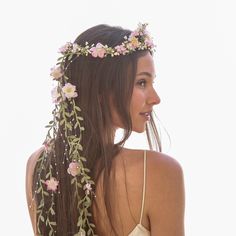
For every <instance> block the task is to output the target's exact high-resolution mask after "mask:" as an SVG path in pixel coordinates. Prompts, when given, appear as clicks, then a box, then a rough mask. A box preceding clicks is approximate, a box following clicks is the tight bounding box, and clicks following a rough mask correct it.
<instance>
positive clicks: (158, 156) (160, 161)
mask: <svg viewBox="0 0 236 236" xmlns="http://www.w3.org/2000/svg"><path fill="white" fill-rule="evenodd" d="M147 162H148V163H149V165H148V167H149V169H148V170H149V173H150V174H154V175H165V174H168V173H169V172H171V173H173V172H174V173H178V172H182V171H183V170H182V166H181V164H180V163H179V162H178V161H177V160H176V159H175V158H173V157H171V156H169V155H167V154H165V153H162V152H156V151H147ZM157 170H158V171H157Z"/></svg>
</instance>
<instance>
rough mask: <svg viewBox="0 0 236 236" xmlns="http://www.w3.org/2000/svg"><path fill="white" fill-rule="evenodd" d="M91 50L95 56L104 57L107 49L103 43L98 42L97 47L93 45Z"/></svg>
mask: <svg viewBox="0 0 236 236" xmlns="http://www.w3.org/2000/svg"><path fill="white" fill-rule="evenodd" d="M90 52H91V54H92V56H93V57H100V58H103V57H104V56H105V53H106V50H105V48H104V46H103V45H102V44H101V43H97V45H96V47H92V48H91V49H90Z"/></svg>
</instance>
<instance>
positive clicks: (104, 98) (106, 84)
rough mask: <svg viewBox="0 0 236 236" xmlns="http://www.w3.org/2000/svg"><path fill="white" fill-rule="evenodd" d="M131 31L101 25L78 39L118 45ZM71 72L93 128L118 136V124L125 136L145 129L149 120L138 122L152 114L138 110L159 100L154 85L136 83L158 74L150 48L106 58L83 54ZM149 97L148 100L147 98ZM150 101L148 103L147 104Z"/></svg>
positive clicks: (79, 43) (77, 42)
mask: <svg viewBox="0 0 236 236" xmlns="http://www.w3.org/2000/svg"><path fill="white" fill-rule="evenodd" d="M130 34H131V31H130V30H125V29H122V28H121V27H111V26H108V25H98V26H95V27H92V28H90V29H88V30H86V31H85V32H83V33H82V34H81V35H79V37H78V38H77V39H76V40H75V43H76V44H78V45H85V44H86V42H87V43H88V44H89V45H92V44H94V45H96V44H97V43H101V44H103V45H108V46H109V47H112V48H115V47H116V46H117V45H121V44H122V43H123V42H124V37H129V35H130ZM137 72H139V73H137ZM67 74H68V77H69V78H70V80H71V82H72V83H73V84H75V85H76V87H77V88H78V93H79V96H78V97H77V98H76V101H77V103H78V104H79V106H80V107H81V109H82V113H83V116H84V118H85V121H86V119H87V121H88V123H89V124H90V128H91V129H95V131H96V132H97V131H100V133H101V134H102V135H104V133H106V131H108V133H111V131H113V137H114V131H115V129H116V128H118V127H122V128H124V130H125V132H126V133H125V135H124V137H125V139H127V138H128V136H129V135H130V133H131V131H136V132H143V131H144V128H141V126H143V127H145V123H146V122H142V123H143V124H142V125H141V124H138V123H140V122H139V120H140V118H141V120H143V121H145V119H148V116H146V118H145V115H140V114H137V112H138V111H139V113H143V112H150V111H151V110H152V106H153V105H154V104H157V103H159V98H158V96H157V95H156V94H154V93H155V92H154V90H153V89H151V90H150V88H151V87H150V86H148V89H147V88H146V87H145V88H143V89H141V87H142V86H143V85H138V84H136V82H137V81H136V80H141V79H142V81H144V82H151V81H152V80H153V79H154V77H155V68H154V64H153V59H152V56H151V54H150V52H149V51H148V50H143V51H136V52H133V53H131V54H129V55H124V56H123V55H121V56H115V57H111V56H108V57H106V58H99V57H97V58H94V57H93V56H91V55H90V56H85V57H83V56H81V57H78V58H77V59H75V60H74V61H73V62H72V63H71V64H70V65H69V67H68V69H67ZM137 74H139V75H138V76H137ZM151 84H152V83H147V85H151ZM138 87H139V89H138ZM138 91H139V92H138ZM141 91H142V92H141ZM153 96H154V97H153ZM148 97H153V98H151V99H154V101H151V103H154V104H149V103H150V101H149V100H150V98H148ZM147 98H148V101H144V100H146V99H147ZM146 102H147V103H148V104H144V103H146ZM141 103H142V104H141ZM140 125H141V126H140ZM92 126H93V127H92ZM108 136H110V134H108ZM124 141H125V140H124Z"/></svg>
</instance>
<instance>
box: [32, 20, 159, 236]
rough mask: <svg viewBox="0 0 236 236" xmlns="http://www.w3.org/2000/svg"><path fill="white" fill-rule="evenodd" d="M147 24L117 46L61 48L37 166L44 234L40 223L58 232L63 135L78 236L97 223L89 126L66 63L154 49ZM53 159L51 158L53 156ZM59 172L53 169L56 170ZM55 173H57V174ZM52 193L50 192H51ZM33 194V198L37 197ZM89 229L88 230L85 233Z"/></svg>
mask: <svg viewBox="0 0 236 236" xmlns="http://www.w3.org/2000/svg"><path fill="white" fill-rule="evenodd" d="M146 26H147V24H139V25H138V28H137V29H136V30H135V31H133V32H132V33H131V34H130V35H129V36H128V37H127V36H125V37H124V42H123V43H122V44H120V45H117V46H115V47H114V48H112V47H109V46H107V45H103V44H101V43H97V44H96V45H94V44H92V45H91V46H89V44H88V42H86V43H85V46H84V47H83V46H81V45H78V44H76V43H70V42H69V43H66V44H65V45H64V46H63V47H61V48H60V49H59V52H60V53H61V54H62V56H61V57H59V58H58V62H57V64H56V66H55V67H53V68H52V69H51V73H50V75H51V76H52V77H53V80H55V81H57V83H58V84H57V86H56V87H55V88H54V89H53V90H52V98H53V102H54V103H55V108H54V110H53V112H52V114H53V119H52V120H51V121H50V122H49V124H48V125H47V126H46V128H49V130H48V133H47V136H46V139H45V142H44V146H45V151H44V152H43V153H42V155H41V156H40V158H39V159H38V165H37V166H38V168H37V170H36V171H37V176H38V179H37V182H36V189H35V191H34V193H35V195H36V194H39V195H40V197H41V201H40V202H39V203H38V205H37V230H38V233H39V234H40V233H41V232H40V227H39V225H40V224H46V225H47V226H48V227H49V228H50V233H49V234H50V235H51V236H52V235H55V227H56V222H55V221H52V220H51V218H52V216H53V215H55V209H54V208H55V203H54V194H56V193H57V194H60V179H59V177H58V169H57V166H58V164H57V161H58V159H57V158H56V153H55V143H54V141H55V139H56V137H57V135H61V138H62V141H63V143H64V145H65V150H64V153H63V155H64V159H63V161H62V164H63V165H66V168H67V173H68V174H69V175H70V176H71V185H72V186H74V188H75V195H74V198H76V199H75V200H77V201H78V204H77V210H78V212H79V217H78V222H77V227H78V232H77V233H76V234H75V235H74V236H83V235H95V234H94V227H95V225H94V224H92V223H90V222H89V217H91V213H90V212H89V211H90V207H91V202H92V201H91V197H92V196H95V194H94V191H93V187H92V186H93V185H95V183H94V181H93V180H92V179H91V177H90V176H89V172H90V170H89V169H88V168H86V167H85V162H86V158H85V157H83V156H82V154H81V153H82V151H83V147H82V145H81V139H82V134H83V132H85V129H84V127H83V125H82V121H83V117H81V115H80V112H81V109H80V108H79V107H78V106H77V105H76V103H75V100H74V98H75V97H77V96H78V92H77V91H76V86H75V85H73V84H71V83H70V81H69V78H68V77H67V76H66V75H65V71H66V69H67V67H68V64H67V66H65V62H66V61H69V64H70V63H71V62H72V61H73V60H72V57H73V56H74V55H75V56H76V57H75V58H77V57H79V56H89V55H91V56H92V57H94V58H105V57H107V56H111V57H114V56H120V55H128V54H130V53H132V52H134V51H138V50H149V51H151V52H153V51H154V47H155V46H154V44H153V41H152V39H151V37H150V36H149V34H148V32H147V30H146ZM49 154H51V156H50V157H51V158H54V161H55V166H52V164H50V165H49V168H47V166H46V160H47V159H48V156H49ZM49 160H50V161H51V159H49ZM53 168H55V169H56V171H55V172H53V171H52V169H53ZM45 170H46V171H47V172H46V173H45V176H46V179H45V178H42V177H41V173H42V171H45ZM53 173H54V174H53ZM79 189H83V191H84V197H83V198H82V199H81V196H80V195H79ZM49 193H50V194H49ZM35 195H34V197H33V200H34V198H35ZM46 197H51V205H50V206H49V208H48V209H46V210H47V212H48V214H47V215H46V218H45V216H44V215H43V210H44V207H46V206H45V204H44V203H45V202H46V201H45V198H46ZM85 229H88V231H87V232H85Z"/></svg>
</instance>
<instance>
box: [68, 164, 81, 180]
mask: <svg viewBox="0 0 236 236" xmlns="http://www.w3.org/2000/svg"><path fill="white" fill-rule="evenodd" d="M67 172H68V174H70V175H72V176H74V177H75V176H76V175H78V174H79V173H80V166H79V163H78V162H71V163H70V164H69V167H68V169H67Z"/></svg>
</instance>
